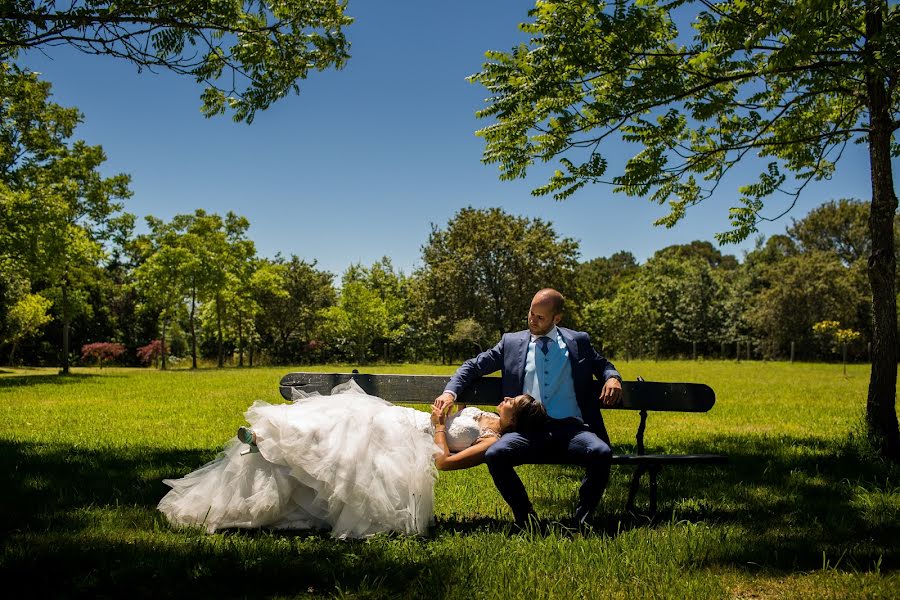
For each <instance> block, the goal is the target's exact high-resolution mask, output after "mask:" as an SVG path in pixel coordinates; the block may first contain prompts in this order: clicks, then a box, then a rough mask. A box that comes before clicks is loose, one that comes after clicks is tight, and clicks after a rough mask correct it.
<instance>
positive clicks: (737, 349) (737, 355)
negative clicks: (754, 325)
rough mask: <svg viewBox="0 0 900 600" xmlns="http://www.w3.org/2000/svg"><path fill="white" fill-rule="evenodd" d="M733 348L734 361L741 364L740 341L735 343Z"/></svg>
mask: <svg viewBox="0 0 900 600" xmlns="http://www.w3.org/2000/svg"><path fill="white" fill-rule="evenodd" d="M734 347H735V351H734V357H735V360H737V361H738V362H741V340H738V341H736V342H735V343H734Z"/></svg>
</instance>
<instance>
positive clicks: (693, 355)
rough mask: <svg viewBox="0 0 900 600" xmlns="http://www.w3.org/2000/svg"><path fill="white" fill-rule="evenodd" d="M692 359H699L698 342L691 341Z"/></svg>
mask: <svg viewBox="0 0 900 600" xmlns="http://www.w3.org/2000/svg"><path fill="white" fill-rule="evenodd" d="M691 348H692V349H691V360H697V342H691Z"/></svg>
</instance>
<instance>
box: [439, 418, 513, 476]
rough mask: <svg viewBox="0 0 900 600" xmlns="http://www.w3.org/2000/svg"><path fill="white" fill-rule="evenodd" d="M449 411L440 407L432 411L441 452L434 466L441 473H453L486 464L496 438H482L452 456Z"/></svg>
mask: <svg viewBox="0 0 900 600" xmlns="http://www.w3.org/2000/svg"><path fill="white" fill-rule="evenodd" d="M446 418H447V411H446V410H442V409H441V408H440V407H438V406H433V407H432V409H431V424H432V425H433V426H434V443H435V444H437V445H438V446H439V447H440V449H441V451H440V453H438V454H435V456H434V466H435V467H437V468H438V469H439V470H441V471H453V470H456V469H468V468H469V467H474V466H477V465H480V464H481V463H483V462H484V454H485V452H487V449H488V448H490V446H491V444H493V443H494V442H496V441H497V438H495V437H486V438H481V439H479V440H478V441H477V442H475V443H474V444H472V445H471V446H469V447H468V448H466V449H465V450H462V451H461V452H457V453H456V454H450V447H449V446H448V445H447V424H446Z"/></svg>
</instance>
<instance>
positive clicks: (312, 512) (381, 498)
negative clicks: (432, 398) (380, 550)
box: [158, 381, 546, 538]
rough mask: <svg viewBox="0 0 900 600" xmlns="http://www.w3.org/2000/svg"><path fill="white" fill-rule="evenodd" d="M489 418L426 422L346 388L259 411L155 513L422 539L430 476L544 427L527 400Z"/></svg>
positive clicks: (471, 415)
mask: <svg viewBox="0 0 900 600" xmlns="http://www.w3.org/2000/svg"><path fill="white" fill-rule="evenodd" d="M498 411H499V414H495V413H488V412H483V411H481V410H479V409H477V408H475V407H468V408H465V409H463V410H461V411H459V412H457V413H455V414H453V415H450V416H447V415H445V414H442V413H440V412H439V411H437V410H434V411H433V412H432V414H431V416H430V418H429V415H428V414H427V413H424V412H422V411H418V410H415V409H412V408H406V407H401V406H394V405H392V404H390V403H389V402H386V401H384V400H382V399H380V398H377V397H375V396H369V395H367V394H365V392H364V391H363V390H362V389H361V388H360V387H359V386H357V385H356V383H355V382H352V381H351V382H348V383H347V384H343V385H340V386H338V387H336V388H335V389H334V390H332V394H331V395H330V396H321V395H310V396H307V397H303V398H300V399H298V400H296V401H295V402H293V403H291V404H280V405H272V404H268V403H267V402H262V401H257V402H256V403H254V404H253V406H251V407H250V408H249V410H248V411H247V412H246V413H245V416H246V417H247V420H248V422H249V423H250V427H241V428H240V429H239V430H238V437H235V438H232V440H231V441H230V442H229V443H228V444H227V445H226V447H225V450H224V451H223V452H222V453H220V454H219V456H217V457H216V459H215V460H213V461H212V462H210V463H207V464H206V465H204V466H203V467H201V468H200V469H198V470H196V471H194V472H192V473H189V474H188V475H186V476H185V477H183V478H182V479H167V480H164V483H165V484H166V485H168V486H170V487H171V488H172V489H171V491H169V493H168V494H166V495H165V497H163V499H162V500H161V501H160V503H159V506H158V508H159V510H160V511H162V512H163V514H165V515H166V517H167V518H168V519H169V521H170V522H172V523H173V524H176V525H195V526H196V525H199V526H203V527H205V528H206V529H207V531H209V532H213V531H216V530H219V529H227V528H255V527H272V528H286V529H329V530H331V533H332V535H333V536H334V537H341V538H343V537H365V536H368V535H372V534H374V533H378V532H384V531H396V532H401V533H411V534H413V533H425V532H426V530H427V528H428V526H429V525H431V523H432V522H433V519H434V517H433V505H434V478H435V467H437V468H438V469H442V470H452V469H463V468H469V467H474V466H476V465H479V464H481V463H483V462H484V455H485V452H486V451H487V449H488V448H489V447H490V446H491V445H492V444H493V443H494V442H496V441H497V440H498V439H499V437H500V435H501V434H502V433H504V432H506V431H528V430H531V429H535V428H537V427H540V426H542V424H543V422H544V420H545V419H546V412H545V411H544V407H543V406H542V405H541V403H540V402H537V401H535V400H534V399H533V398H532V397H531V396H528V395H522V396H517V397H515V398H507V399H505V400H504V401H503V402H502V403H500V405H499V406H498ZM245 444H249V446H245ZM247 449H251V450H253V451H252V452H247Z"/></svg>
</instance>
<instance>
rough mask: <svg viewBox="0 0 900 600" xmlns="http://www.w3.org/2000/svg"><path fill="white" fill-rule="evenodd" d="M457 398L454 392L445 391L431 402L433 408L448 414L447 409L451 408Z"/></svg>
mask: <svg viewBox="0 0 900 600" xmlns="http://www.w3.org/2000/svg"><path fill="white" fill-rule="evenodd" d="M454 401H455V398H454V397H453V394H450V393H447V392H444V393H443V394H441V395H440V396H438V397H437V398H435V399H434V402H432V403H431V406H432V408H434V409H436V410H439V411H441V412H442V413H444V414H447V411H448V410H450V407H451V406H453V402H454Z"/></svg>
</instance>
